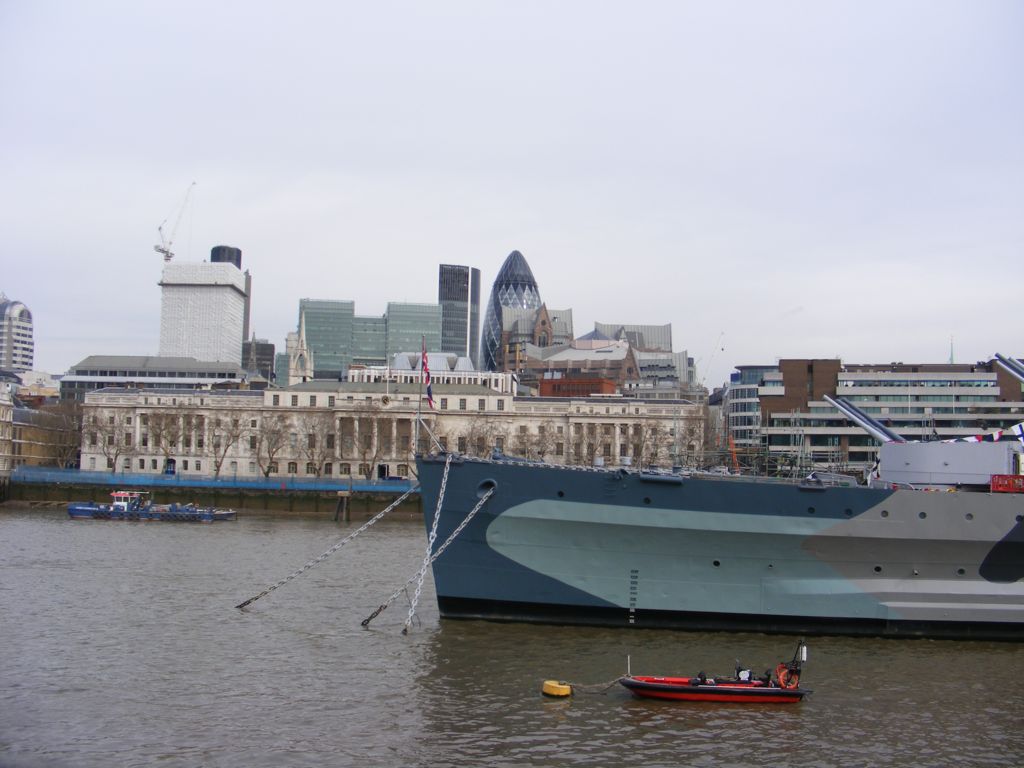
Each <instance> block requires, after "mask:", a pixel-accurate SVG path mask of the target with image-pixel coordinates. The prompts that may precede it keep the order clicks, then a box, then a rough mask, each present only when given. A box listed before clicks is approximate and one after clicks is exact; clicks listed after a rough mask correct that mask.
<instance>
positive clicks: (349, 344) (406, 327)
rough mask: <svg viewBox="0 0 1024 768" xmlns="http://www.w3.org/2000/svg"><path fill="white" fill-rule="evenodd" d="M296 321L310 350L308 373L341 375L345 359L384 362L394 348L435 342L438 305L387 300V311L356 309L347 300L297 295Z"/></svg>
mask: <svg viewBox="0 0 1024 768" xmlns="http://www.w3.org/2000/svg"><path fill="white" fill-rule="evenodd" d="M299 327H300V328H304V330H305V334H306V347H307V348H308V349H309V351H310V352H311V353H312V358H313V366H314V371H313V377H314V378H317V379H343V378H345V377H346V376H347V375H348V369H349V367H350V366H351V365H353V364H354V365H385V364H386V363H387V362H388V361H389V360H390V359H391V358H392V356H393V355H394V354H395V353H397V352H418V351H419V350H420V345H421V343H422V341H423V340H425V341H426V344H427V351H429V352H438V351H439V350H440V348H441V307H440V305H438V304H407V303H403V302H390V303H389V304H388V307H387V313H386V314H384V315H378V316H368V315H356V314H355V303H354V302H352V301H328V300H315V299H302V300H301V301H300V302H299Z"/></svg>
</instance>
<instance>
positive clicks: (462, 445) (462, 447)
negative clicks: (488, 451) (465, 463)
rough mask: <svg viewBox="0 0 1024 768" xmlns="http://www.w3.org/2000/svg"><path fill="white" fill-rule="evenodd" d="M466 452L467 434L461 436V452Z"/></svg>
mask: <svg viewBox="0 0 1024 768" xmlns="http://www.w3.org/2000/svg"><path fill="white" fill-rule="evenodd" d="M465 452H466V438H465V436H462V437H459V453H465Z"/></svg>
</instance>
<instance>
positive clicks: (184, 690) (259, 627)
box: [0, 507, 1024, 768]
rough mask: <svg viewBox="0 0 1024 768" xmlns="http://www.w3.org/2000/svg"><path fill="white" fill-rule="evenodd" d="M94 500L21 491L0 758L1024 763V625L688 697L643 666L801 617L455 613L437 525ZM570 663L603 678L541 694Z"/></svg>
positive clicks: (569, 671)
mask: <svg viewBox="0 0 1024 768" xmlns="http://www.w3.org/2000/svg"><path fill="white" fill-rule="evenodd" d="M358 525H359V522H358V521H357V522H353V523H352V524H348V525H346V524H337V523H332V522H327V521H319V520H296V519H274V518H268V517H256V516H244V515H243V516H242V518H241V519H239V520H238V521H237V522H235V523H221V524H215V525H207V526H204V525H188V524H170V523H117V522H96V523H91V522H72V521H69V520H67V519H66V517H65V516H64V513H63V512H62V511H60V510H53V511H36V510H32V511H29V510H19V509H13V508H10V507H7V508H5V509H2V510H0V651H2V654H3V656H2V660H0V766H4V768H8V767H10V766H14V767H17V768H23V767H31V768H36V766H45V767H49V766H61V767H64V766H75V767H76V768H78V767H80V766H86V767H88V766H151V765H157V764H159V765H163V766H168V767H172V766H175V767H176V766H350V765H351V766H470V765H487V766H520V765H551V766H555V765H590V766H620V765H621V766H637V765H643V766H678V765H689V766H712V765H713V766H754V765H757V766H760V765H774V766H876V765H877V766H881V765H885V766H1020V765H1022V764H1024V689H1022V687H1021V680H1022V679H1024V644H989V643H955V642H948V641H942V642H935V641H898V640H870V639H868V640H865V639H843V638H821V639H814V638H812V639H811V640H810V662H809V663H808V665H807V667H806V669H805V675H804V682H805V684H806V685H807V687H810V688H813V689H814V691H815V693H814V694H813V695H812V696H811V697H810V698H808V699H807V700H806V701H805V702H804V703H802V704H799V705H784V706H775V707H771V706H760V707H751V706H743V705H709V704H673V703H664V702H648V701H640V700H636V699H632V698H630V696H629V694H628V693H627V692H626V690H625V689H623V688H622V687H621V686H618V685H612V686H611V687H609V688H606V689H605V690H603V691H599V689H601V688H602V687H603V685H602V684H604V683H610V682H611V681H613V680H614V679H615V678H617V677H618V676H619V675H621V674H623V673H624V672H625V670H626V663H627V661H626V658H627V655H628V656H629V657H630V665H631V669H632V671H633V672H634V673H638V674H643V673H649V674H671V673H681V674H692V673H694V672H696V671H698V670H701V669H703V670H706V671H708V672H719V673H720V672H728V671H731V668H732V665H733V659H734V658H735V657H737V656H738V657H739V658H740V659H742V660H743V661H744V662H745V663H746V664H748V665H750V666H752V667H753V668H754V669H756V670H761V669H764V668H767V667H769V666H774V664H775V662H776V661H778V660H779V659H780V658H782V657H788V656H790V655H792V652H793V648H794V646H795V638H789V637H772V636H765V635H753V634H746V635H741V634H719V635H712V634H687V633H676V632H664V631H648V630H641V631H628V630H614V631H612V630H598V629H580V628H557V627H538V626H530V625H501V624H490V623H485V622H454V621H445V622H440V621H439V619H438V616H437V609H436V606H435V605H434V596H433V592H432V589H431V582H430V579H429V577H428V579H427V581H426V585H425V588H424V591H423V597H422V600H421V604H420V606H419V610H418V613H417V615H418V619H419V622H418V623H417V624H416V625H415V626H414V628H413V630H412V631H411V632H410V634H408V635H402V634H401V627H402V624H403V622H404V621H405V618H406V614H407V611H408V601H407V600H405V599H404V598H403V599H400V600H399V601H398V602H396V603H395V604H394V605H393V606H392V607H391V608H390V609H389V610H387V611H385V612H384V613H383V614H381V616H380V617H378V618H377V619H376V620H375V621H374V623H373V624H372V625H371V629H370V630H364V629H362V628H361V627H360V621H361V620H362V619H363V618H364V617H366V616H367V615H368V614H369V613H370V612H371V611H372V610H373V609H374V608H375V607H376V606H377V605H378V604H379V603H380V602H382V601H383V600H384V599H385V598H386V597H388V596H389V595H390V594H391V592H392V591H393V590H394V589H395V588H397V587H398V586H399V585H401V584H402V583H404V582H405V580H406V579H407V578H408V577H409V576H411V575H412V574H413V573H414V572H415V571H416V569H417V568H418V566H419V563H420V561H421V559H422V548H423V546H424V544H425V535H424V532H423V528H422V526H420V525H418V524H416V523H409V522H393V523H389V522H387V521H385V522H383V523H381V524H379V525H378V526H377V527H376V528H374V529H371V530H370V531H368V532H367V533H365V534H363V535H362V536H360V537H359V538H357V539H356V540H355V541H353V542H352V543H350V544H348V545H347V546H345V547H344V548H342V549H341V550H340V551H338V552H337V553H336V554H334V555H333V556H332V557H330V558H329V559H328V560H327V561H326V562H325V563H323V564H322V565H320V566H318V567H317V568H314V569H312V570H311V571H309V572H308V573H307V574H306V575H304V576H302V577H299V578H298V579H296V580H294V581H292V582H291V583H289V584H287V585H286V586H284V587H282V588H281V589H279V590H277V591H276V592H274V593H272V594H271V595H269V596H268V597H265V598H263V599H261V600H260V601H258V602H257V603H255V604H254V605H253V606H252V607H251V608H250V609H248V610H247V611H245V612H242V611H238V610H236V609H235V608H234V607H233V606H234V605H235V604H237V603H239V602H241V601H242V600H244V599H245V598H248V597H251V596H253V595H254V594H256V593H258V592H259V591H261V590H262V589H263V588H264V587H265V586H267V585H268V584H271V583H274V582H276V581H277V580H278V579H279V578H282V577H284V576H286V575H287V574H289V573H290V572H292V571H293V570H295V569H297V568H299V567H301V566H302V565H303V564H304V563H305V562H307V561H308V560H310V559H312V558H313V557H315V556H317V555H319V554H320V553H321V552H324V551H325V550H327V549H328V548H329V547H330V546H331V545H332V544H334V543H335V542H336V541H338V540H339V539H341V538H342V537H344V536H345V535H347V534H348V533H349V532H351V531H352V530H354V529H355V528H356V527H358ZM548 678H559V679H563V680H568V681H571V682H574V683H577V684H580V685H581V686H593V687H594V692H590V691H589V689H588V690H587V692H584V691H583V690H582V688H581V689H580V692H579V693H578V694H577V695H576V696H574V697H572V698H571V699H564V700H561V699H548V698H544V697H543V696H541V695H540V687H541V683H542V682H543V680H545V679H548Z"/></svg>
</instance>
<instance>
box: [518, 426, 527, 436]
mask: <svg viewBox="0 0 1024 768" xmlns="http://www.w3.org/2000/svg"><path fill="white" fill-rule="evenodd" d="M526 431H527V426H526V425H525V424H520V425H519V434H520V435H525V434H526Z"/></svg>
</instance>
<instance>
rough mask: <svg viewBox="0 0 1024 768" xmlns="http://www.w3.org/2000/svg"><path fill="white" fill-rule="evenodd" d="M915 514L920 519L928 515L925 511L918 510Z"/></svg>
mask: <svg viewBox="0 0 1024 768" xmlns="http://www.w3.org/2000/svg"><path fill="white" fill-rule="evenodd" d="M917 516H918V517H920V518H921V519H922V520H924V519H925V518H926V517H928V513H927V512H918V513H917Z"/></svg>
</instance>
